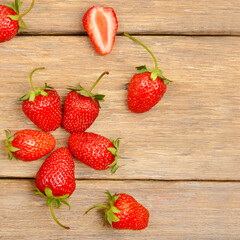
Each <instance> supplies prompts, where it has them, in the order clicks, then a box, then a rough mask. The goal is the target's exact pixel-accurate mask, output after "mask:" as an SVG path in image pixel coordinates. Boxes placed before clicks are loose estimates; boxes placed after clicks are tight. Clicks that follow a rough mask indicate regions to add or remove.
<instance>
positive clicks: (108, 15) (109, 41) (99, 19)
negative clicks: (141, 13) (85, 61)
mask: <svg viewBox="0 0 240 240" xmlns="http://www.w3.org/2000/svg"><path fill="white" fill-rule="evenodd" d="M83 26H84V28H85V30H86V31H87V33H88V35H89V37H90V39H91V41H92V44H93V46H94V47H95V49H96V51H97V52H98V53H99V54H100V55H106V54H108V53H110V52H111V51H112V48H113V45H114V41H115V36H116V33H117V29H118V21H117V17H116V14H115V12H114V10H113V9H112V8H110V7H103V6H94V7H92V8H90V9H89V10H88V11H87V12H86V13H85V15H84V16H83Z"/></svg>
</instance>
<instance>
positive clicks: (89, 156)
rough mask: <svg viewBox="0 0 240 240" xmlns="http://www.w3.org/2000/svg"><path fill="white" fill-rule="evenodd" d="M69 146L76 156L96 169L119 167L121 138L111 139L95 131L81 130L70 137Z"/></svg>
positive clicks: (113, 170) (112, 171) (113, 169)
mask: <svg viewBox="0 0 240 240" xmlns="http://www.w3.org/2000/svg"><path fill="white" fill-rule="evenodd" d="M68 147H69V149H70V151H71V153H72V154H73V156H74V157H75V158H77V159H78V160H80V161H81V162H83V163H85V164H86V165H88V166H89V167H91V168H94V169H96V170H104V169H107V168H109V167H111V168H112V170H111V173H112V174H113V173H115V172H116V171H117V169H118V164H117V159H118V157H120V156H119V155H118V148H119V138H118V139H116V140H115V141H114V140H109V139H108V138H105V137H103V136H100V135H98V134H95V133H89V132H80V133H74V134H72V135H71V136H70V137H69V140H68Z"/></svg>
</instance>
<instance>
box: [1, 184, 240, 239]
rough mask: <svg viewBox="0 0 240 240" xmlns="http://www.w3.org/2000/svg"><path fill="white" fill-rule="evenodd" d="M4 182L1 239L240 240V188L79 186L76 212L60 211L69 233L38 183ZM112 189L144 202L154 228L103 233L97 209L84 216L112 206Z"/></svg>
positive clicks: (73, 202) (75, 196) (74, 199)
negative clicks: (38, 189) (53, 215)
mask: <svg viewBox="0 0 240 240" xmlns="http://www.w3.org/2000/svg"><path fill="white" fill-rule="evenodd" d="M0 182H1V184H0V193H1V194H0V202H1V204H0V211H1V217H0V218H1V221H0V226H1V227H0V236H1V239H7V240H11V239H33V238H34V239H41V240H43V239H96V240H98V239H99V240H100V239H112V238H114V239H121V240H123V239H124V240H127V239H142V240H143V239H144V240H145V239H154V240H160V239H219V240H220V239H221V240H222V239H239V229H240V208H239V205H240V201H239V199H240V194H239V192H240V184H239V183H230V182H229V183H217V182H215V183H213V182H212V183H211V182H201V183H200V182H159V181H153V182H152V181H77V188H76V191H75V193H74V194H73V195H72V197H71V199H70V201H69V202H70V204H71V206H72V209H71V211H69V210H68V209H67V208H66V207H64V206H63V207H62V209H59V210H56V211H55V213H56V215H57V217H58V218H59V220H61V221H62V222H63V223H65V224H66V223H67V224H68V225H69V226H70V227H71V229H70V230H69V231H67V230H63V229H61V228H60V227H59V226H57V224H56V223H55V222H54V221H53V220H52V218H51V216H50V210H49V209H48V208H47V206H46V203H45V199H41V198H40V197H39V196H34V195H33V193H32V189H33V188H34V182H33V181H30V180H29V181H28V180H1V181H0ZM6 189H7V190H6ZM106 189H109V190H110V191H111V192H114V191H116V192H125V193H127V194H130V195H132V196H134V197H135V198H136V200H138V201H139V202H140V203H142V204H143V205H144V206H145V207H146V208H147V209H148V210H149V212H150V221H149V225H148V227H147V228H146V229H145V230H142V231H131V230H115V229H111V228H110V227H105V228H103V227H102V223H103V222H102V220H103V219H102V215H101V214H100V213H98V212H97V211H96V210H92V212H90V213H89V214H88V215H86V216H83V213H84V211H85V210H86V209H87V208H88V207H90V206H92V205H94V204H98V203H104V202H105V201H106V197H105V194H104V193H103V192H104V191H105V190H106ZM92 193H94V194H92Z"/></svg>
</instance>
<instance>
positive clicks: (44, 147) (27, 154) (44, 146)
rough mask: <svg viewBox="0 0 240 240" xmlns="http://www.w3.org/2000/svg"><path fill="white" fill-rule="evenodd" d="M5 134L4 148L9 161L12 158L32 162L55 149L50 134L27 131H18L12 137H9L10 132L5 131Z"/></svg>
mask: <svg viewBox="0 0 240 240" xmlns="http://www.w3.org/2000/svg"><path fill="white" fill-rule="evenodd" d="M5 133H6V137H7V139H6V140H5V146H6V148H7V151H8V158H9V159H10V160H12V158H13V157H14V158H16V159H20V160H23V161H28V162H29V161H34V160H37V159H39V158H41V157H43V156H45V155H47V154H48V153H50V152H51V151H52V150H53V149H54V148H55V144H56V141H55V139H54V137H53V135H51V134H50V133H46V132H40V131H36V130H28V129H25V130H21V131H18V132H16V133H15V134H14V135H13V136H10V135H11V132H10V130H5Z"/></svg>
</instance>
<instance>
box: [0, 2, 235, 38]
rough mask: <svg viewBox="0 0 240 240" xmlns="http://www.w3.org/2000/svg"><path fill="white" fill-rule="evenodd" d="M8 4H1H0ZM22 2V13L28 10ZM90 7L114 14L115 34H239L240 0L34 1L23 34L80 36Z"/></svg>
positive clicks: (27, 3) (26, 5) (26, 4)
mask: <svg viewBox="0 0 240 240" xmlns="http://www.w3.org/2000/svg"><path fill="white" fill-rule="evenodd" d="M6 2H10V1H6V0H0V4H3V3H6ZM30 3H31V0H24V1H23V6H22V12H24V11H25V10H26V9H27V8H28V7H29V6H30ZM93 5H104V6H111V7H113V8H114V10H115V11H116V14H117V17H118V21H119V29H118V32H119V33H121V32H124V31H127V32H130V33H138V34H142V33H148V34H149V33H152V34H159V33H161V34H173V33H174V34H211V35H214V34H224V35H225V34H227V35H229V34H231V35H232V34H234V35H239V34H240V7H239V6H240V0H228V1H225V0H201V1H199V0H191V1H189V0H171V1H169V0H148V1H146V0H131V1H119V0H112V1H103V0H98V1H95V0H94V1H88V0H81V1H79V0H61V1H49V0H36V3H35V7H34V8H33V9H32V11H31V12H30V13H29V14H28V15H26V16H25V17H24V19H25V22H26V23H27V24H28V27H29V30H28V31H24V33H26V34H62V33H64V34H79V33H83V32H85V31H84V29H83V26H82V17H83V15H84V13H85V12H86V10H87V9H89V8H90V7H92V6H93Z"/></svg>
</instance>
